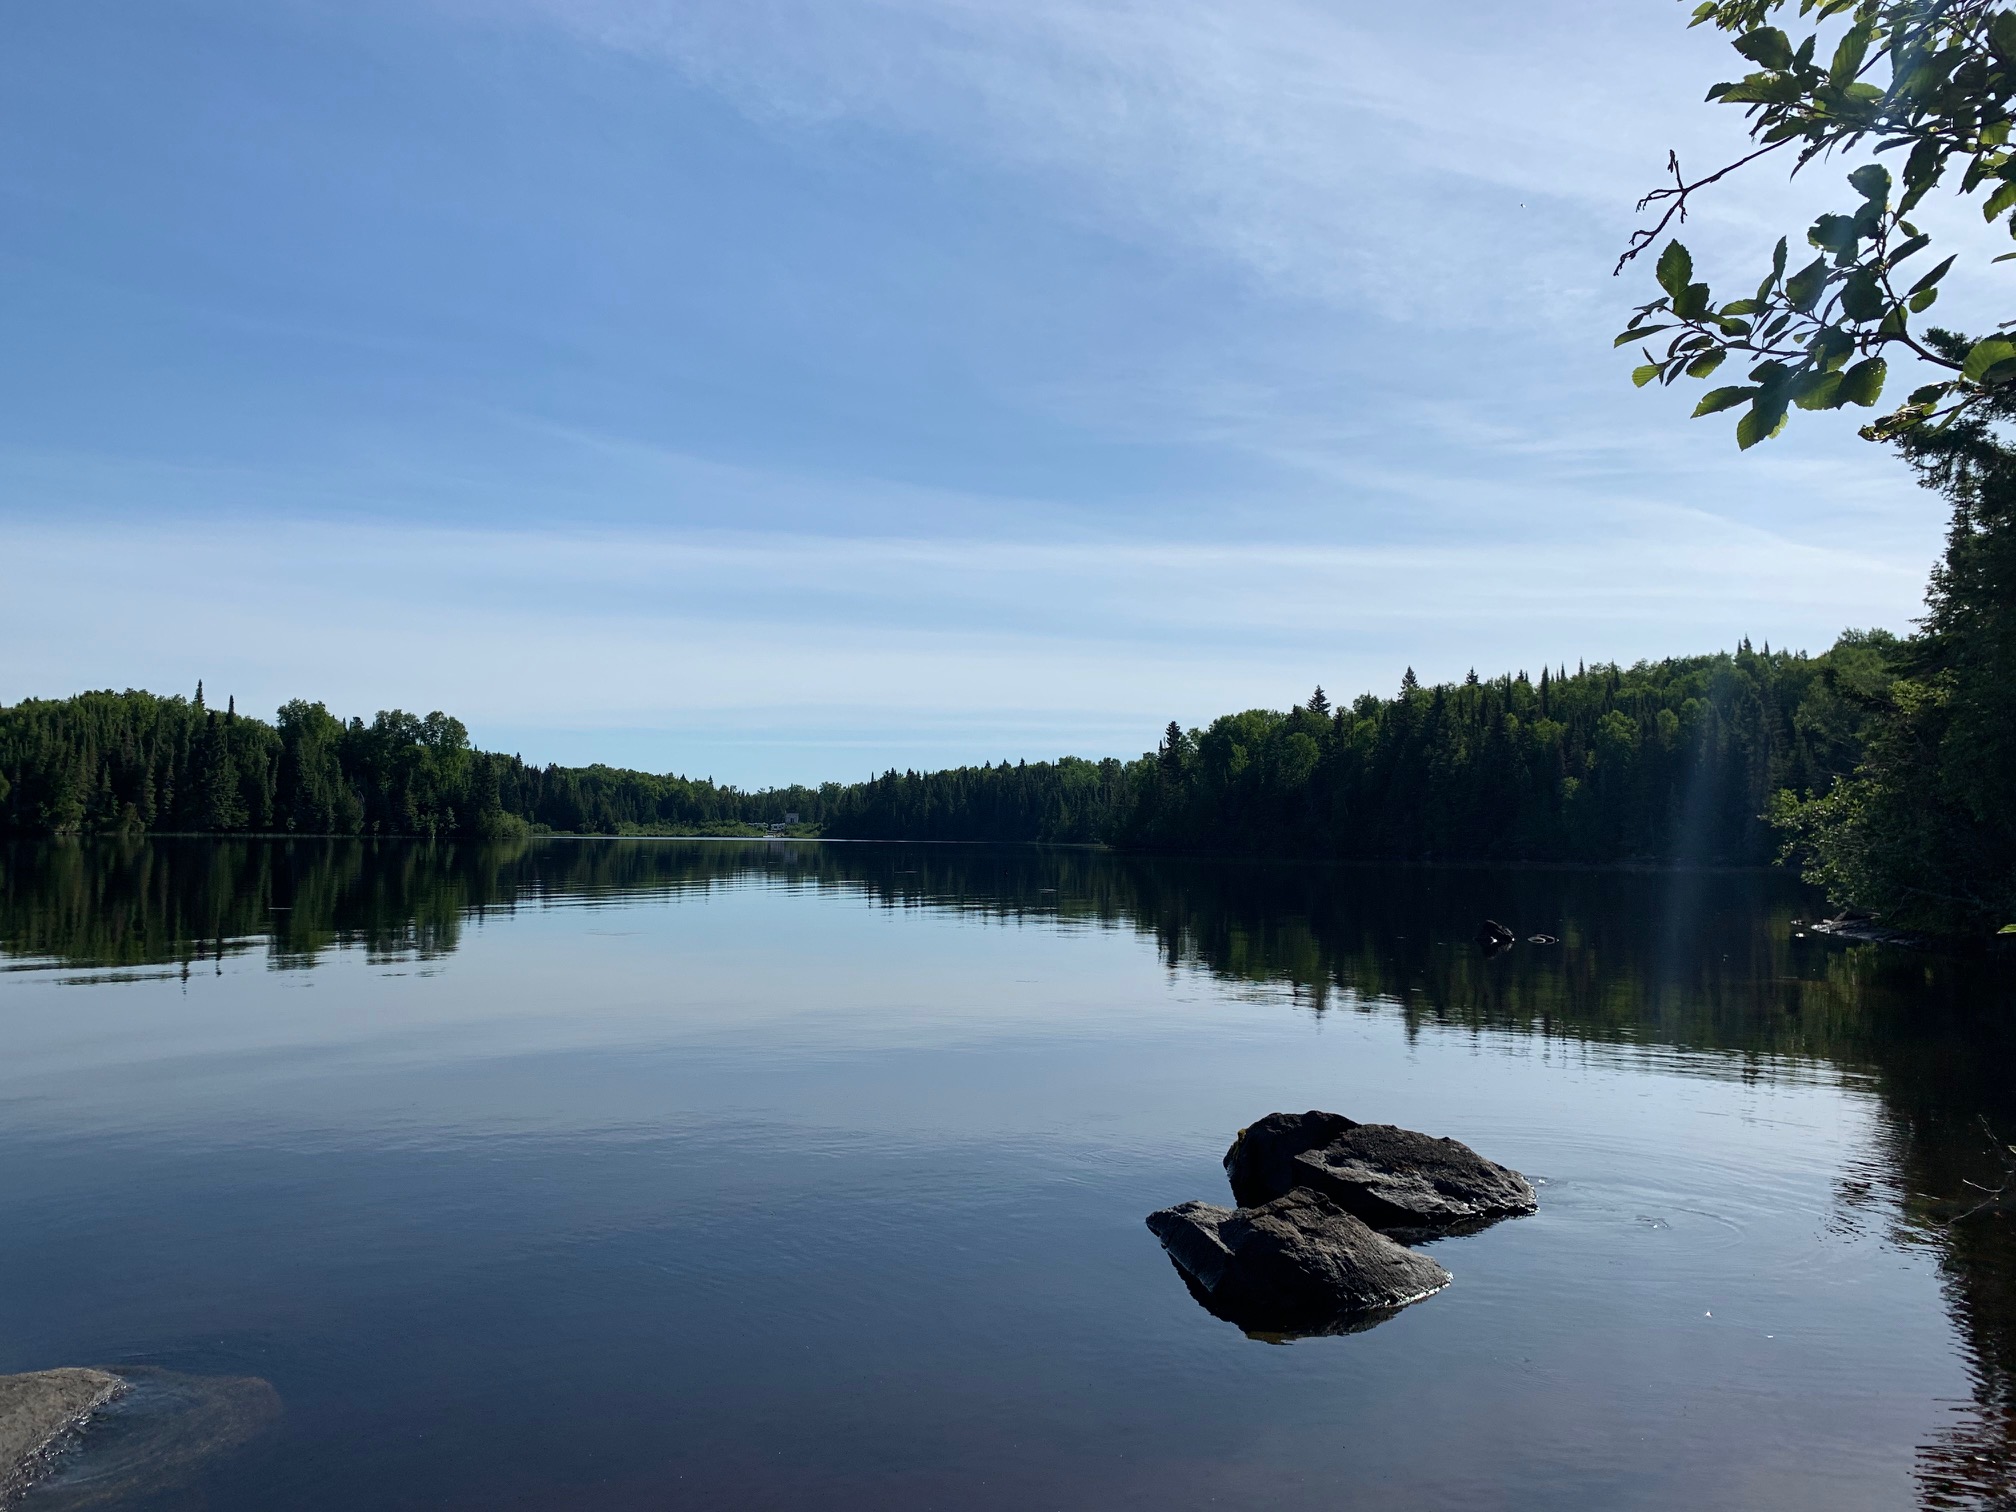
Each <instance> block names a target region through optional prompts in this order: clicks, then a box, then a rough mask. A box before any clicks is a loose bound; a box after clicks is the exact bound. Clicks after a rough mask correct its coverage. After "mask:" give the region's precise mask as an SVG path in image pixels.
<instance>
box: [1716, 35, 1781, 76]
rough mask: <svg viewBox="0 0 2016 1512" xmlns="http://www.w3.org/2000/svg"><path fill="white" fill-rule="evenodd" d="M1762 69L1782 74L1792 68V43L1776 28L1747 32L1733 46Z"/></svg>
mask: <svg viewBox="0 0 2016 1512" xmlns="http://www.w3.org/2000/svg"><path fill="white" fill-rule="evenodd" d="M1731 45H1732V46H1734V47H1735V49H1736V51H1738V52H1739V53H1741V54H1743V56H1744V57H1746V58H1748V59H1749V60H1750V61H1751V62H1752V63H1755V64H1756V65H1757V66H1758V67H1760V68H1769V69H1772V70H1773V71H1777V72H1782V71H1783V70H1785V69H1787V68H1790V67H1791V66H1792V43H1791V41H1790V40H1789V39H1788V38H1787V37H1786V35H1785V33H1783V32H1782V31H1780V30H1778V28H1777V27H1775V26H1760V27H1758V28H1757V29H1756V30H1755V31H1750V32H1745V33H1744V34H1743V35H1742V36H1740V37H1738V38H1737V39H1736V40H1735V42H1734V43H1732V44H1731Z"/></svg>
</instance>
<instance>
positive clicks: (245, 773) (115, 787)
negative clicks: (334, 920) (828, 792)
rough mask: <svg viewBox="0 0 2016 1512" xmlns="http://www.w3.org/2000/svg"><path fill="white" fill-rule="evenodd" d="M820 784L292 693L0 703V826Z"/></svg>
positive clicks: (192, 827)
mask: <svg viewBox="0 0 2016 1512" xmlns="http://www.w3.org/2000/svg"><path fill="white" fill-rule="evenodd" d="M819 802H820V795H819V793H818V792H816V791H814V790H812V789H808V788H783V789H774V790H771V791H767V792H762V793H744V792H740V791H738V790H737V789H735V788H731V787H717V786H715V785H714V784H713V783H711V782H693V781H689V780H687V779H685V778H682V777H670V776H666V777H660V776H655V775H653V774H651V773H648V772H627V771H619V770H616V769H614V768H611V767H605V766H591V767H578V768H568V767H559V766H547V767H543V768H542V767H535V766H529V765H527V764H526V763H525V762H524V761H522V760H520V759H519V758H518V757H516V756H505V755H500V754H497V753H495V752H490V751H479V750H476V749H474V748H472V747H471V746H470V744H469V732H468V730H467V729H466V728H464V726H463V724H462V722H461V721H460V720H458V719H454V718H451V717H450V716H448V715H446V714H442V713H439V712H436V713H432V714H428V715H425V716H421V715H416V714H408V713H405V712H404V711H402V710H398V709H390V710H381V711H380V712H379V713H378V715H377V716H376V717H375V718H374V719H372V720H371V721H370V722H369V723H368V724H367V723H366V722H365V721H364V720H362V719H355V718H353V719H351V720H348V721H347V722H346V721H344V720H341V719H338V718H337V717H336V716H335V715H333V714H331V713H330V712H329V710H328V709H327V708H325V707H324V706H323V705H322V704H319V703H308V702H306V701H304V700H299V699H297V700H295V701H294V702H292V703H289V704H287V705H286V706H284V707H283V708H282V709H281V710H280V712H279V716H278V718H277V719H276V720H275V721H274V722H273V723H271V724H268V723H266V722H265V721H264V720H260V719H254V718H251V717H249V716H246V715H243V714H240V713H239V712H238V710H237V707H236V704H235V701H228V700H227V702H226V704H225V707H224V708H223V709H222V710H218V709H216V708H213V707H209V706H207V705H206V704H205V702H204V697H203V690H202V687H201V685H199V686H198V687H197V690H196V696H195V697H194V698H193V699H184V698H181V697H179V696H178V697H161V696H158V695H156V694H153V693H144V692H137V691H131V690H129V691H127V692H124V693H113V692H109V691H107V692H99V693H83V694H79V695H77V696H76V697H74V698H66V699H61V700H56V699H28V700H24V701H23V702H21V703H18V704H15V705H12V706H11V707H7V708H0V833H6V834H16V835H65V834H115V833H128V834H138V833H147V832H156V833H159V832H172V833H185V834H187V833H216V834H302V835H382V836H430V837H433V836H469V837H479V838H499V837H504V836H509V835H521V834H525V833H527V832H529V831H531V830H535V829H540V828H544V829H552V830H563V831H584V832H589V833H599V834H619V833H625V832H639V831H658V832H665V833H677V832H680V831H682V830H683V831H699V830H707V829H720V828H730V829H732V828H736V827H740V828H745V829H753V828H756V827H760V826H767V825H769V824H771V823H778V822H782V821H783V820H784V818H785V817H786V815H787V814H790V813H793V812H798V813H800V814H801V818H802V819H803V821H804V822H806V823H816V822H817V819H816V815H817V812H818V806H819Z"/></svg>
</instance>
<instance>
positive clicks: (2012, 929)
mask: <svg viewBox="0 0 2016 1512" xmlns="http://www.w3.org/2000/svg"><path fill="white" fill-rule="evenodd" d="M2005 14H2006V13H2005ZM1996 19H1997V20H2000V19H2001V18H2000V17H1997V18H1996ZM1995 933H1997V934H1998V935H2005V934H2016V924H2004V925H2003V926H2002V927H2001V928H2000V929H1998V930H1996V931H1995Z"/></svg>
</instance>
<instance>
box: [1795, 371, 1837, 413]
mask: <svg viewBox="0 0 2016 1512" xmlns="http://www.w3.org/2000/svg"><path fill="white" fill-rule="evenodd" d="M1842 382H1843V378H1842V375H1841V374H1840V373H1815V374H1813V375H1812V379H1811V381H1810V382H1808V383H1804V384H1801V385H1800V387H1799V392H1798V393H1796V394H1794V395H1793V396H1792V402H1793V403H1794V404H1796V405H1798V406H1799V408H1801V409H1803V410H1824V409H1839V408H1840V407H1841V384H1842Z"/></svg>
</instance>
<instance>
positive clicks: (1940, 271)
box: [1906, 252, 1960, 294]
mask: <svg viewBox="0 0 2016 1512" xmlns="http://www.w3.org/2000/svg"><path fill="white" fill-rule="evenodd" d="M1959 255H1960V254H1959V253H1957V252H1956V253H1954V254H1953V256H1952V257H1949V258H1947V259H1946V261H1944V262H1942V263H1941V264H1939V266H1938V267H1936V268H1934V269H1933V270H1932V271H1931V272H1930V273H1927V274H1926V275H1925V276H1924V277H1923V278H1921V279H1919V280H1918V282H1916V283H1915V284H1913V285H1911V287H1910V289H1909V290H1907V291H1906V292H1907V293H1911V294H1922V293H1924V292H1925V291H1926V290H1927V289H1929V288H1931V287H1932V285H1934V284H1936V283H1937V282H1939V280H1940V279H1942V278H1944V277H1945V276H1946V270H1947V269H1948V268H1950V267H1952V266H1953V264H1954V262H1955V261H1956V260H1957V259H1958V258H1959Z"/></svg>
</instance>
